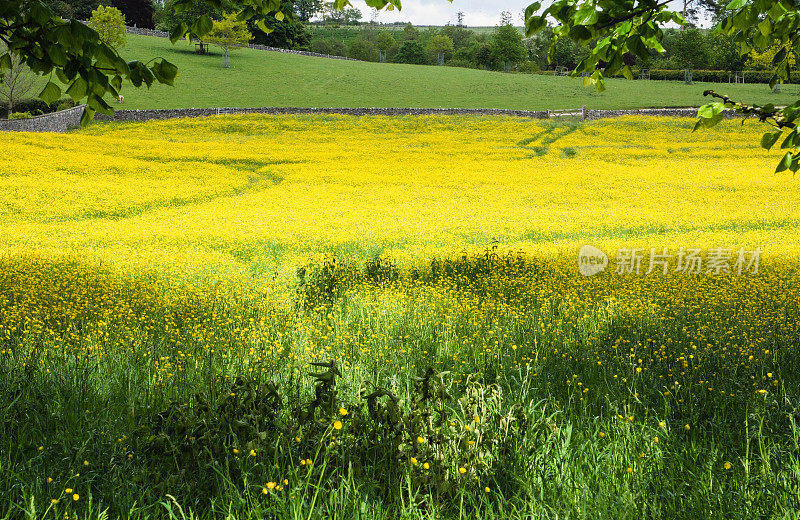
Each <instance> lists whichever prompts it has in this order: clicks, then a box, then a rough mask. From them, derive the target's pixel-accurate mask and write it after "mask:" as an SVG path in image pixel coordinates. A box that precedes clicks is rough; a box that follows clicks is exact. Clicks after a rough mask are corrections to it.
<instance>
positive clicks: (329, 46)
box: [311, 38, 347, 56]
mask: <svg viewBox="0 0 800 520" xmlns="http://www.w3.org/2000/svg"><path fill="white" fill-rule="evenodd" d="M311 51H312V52H316V53H317V54H328V55H330V56H347V46H345V44H344V43H343V42H341V41H340V40H337V39H336V38H323V39H321V40H314V41H313V42H311Z"/></svg>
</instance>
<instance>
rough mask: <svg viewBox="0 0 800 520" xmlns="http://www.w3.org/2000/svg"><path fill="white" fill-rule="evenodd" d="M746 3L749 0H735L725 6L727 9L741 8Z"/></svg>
mask: <svg viewBox="0 0 800 520" xmlns="http://www.w3.org/2000/svg"><path fill="white" fill-rule="evenodd" d="M745 3H747V0H733V1H732V2H731V3H729V4H728V5H727V6H726V7H725V9H728V10H734V9H741V8H742V6H744V4H745Z"/></svg>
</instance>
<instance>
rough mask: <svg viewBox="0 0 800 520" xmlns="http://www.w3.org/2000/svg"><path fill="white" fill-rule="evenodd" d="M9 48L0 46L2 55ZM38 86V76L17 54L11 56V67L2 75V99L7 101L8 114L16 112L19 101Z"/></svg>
mask: <svg viewBox="0 0 800 520" xmlns="http://www.w3.org/2000/svg"><path fill="white" fill-rule="evenodd" d="M7 50H8V48H7V47H5V46H4V45H0V53H4V52H7ZM35 84H36V76H35V75H34V74H33V73H32V72H31V71H30V69H28V67H27V66H26V65H25V63H23V61H22V58H21V57H20V56H19V55H17V54H11V67H9V68H8V69H6V70H5V71H3V72H2V74H0V99H2V100H4V101H5V105H6V107H7V108H8V113H9V114H11V113H12V112H13V111H14V105H15V104H16V102H17V101H19V100H20V99H22V98H23V97H24V96H27V95H28V94H29V93H30V91H31V90H32V89H33V87H34V85H35Z"/></svg>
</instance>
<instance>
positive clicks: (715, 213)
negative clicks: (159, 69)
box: [0, 116, 800, 276]
mask: <svg viewBox="0 0 800 520" xmlns="http://www.w3.org/2000/svg"><path fill="white" fill-rule="evenodd" d="M690 127H691V121H688V120H678V119H614V120H605V121H598V122H593V123H589V124H586V125H581V126H573V127H570V126H554V125H551V124H548V123H545V122H539V121H530V120H525V119H511V118H506V119H502V118H438V117H417V118H411V117H408V118H381V117H365V118H354V117H348V116H326V117H311V116H294V117H278V116H226V117H221V118H202V119H195V120H181V121H166V122H150V123H146V124H132V125H98V126H95V127H93V128H91V129H89V130H85V131H81V132H76V133H70V134H67V135H64V136H59V137H58V138H57V139H54V138H53V137H52V136H50V135H36V134H19V135H15V134H10V135H4V136H3V143H2V149H3V155H2V158H0V162H1V164H2V169H3V171H4V172H5V174H4V175H3V176H2V177H0V182H2V191H0V193H2V195H0V197H2V206H0V208H2V209H1V210H0V240H2V244H3V246H4V247H5V248H6V250H9V251H14V250H27V251H30V250H35V251H48V252H54V253H69V254H82V253H87V254H90V255H91V256H94V257H98V258H102V259H103V260H104V261H105V262H110V263H114V264H115V265H117V266H119V267H120V268H121V269H123V270H124V269H127V268H128V267H130V266H149V267H156V266H158V267H164V268H167V269H170V270H175V269H177V270H179V271H182V274H183V273H185V274H196V273H208V272H211V271H214V272H218V273H224V276H229V275H230V274H231V273H242V272H245V273H249V272H250V270H251V269H252V268H253V266H258V267H259V268H262V267H263V268H265V269H270V270H271V269H272V268H273V267H281V266H283V267H294V266H296V265H297V264H298V263H302V262H303V261H304V260H305V259H306V258H307V257H308V255H309V254H316V253H320V252H338V253H341V254H343V255H346V256H350V255H355V256H358V257H360V258H368V257H371V256H372V255H374V254H376V253H381V254H387V255H390V256H392V257H394V258H396V259H401V258H402V259H404V260H406V259H420V258H422V259H424V258H428V257H429V256H431V255H432V254H434V253H439V252H458V251H461V250H462V249H467V250H472V249H475V250H482V249H483V248H485V247H486V245H487V244H490V243H491V242H492V241H496V242H498V243H499V244H501V246H502V247H504V248H509V249H512V250H518V249H523V250H525V251H528V252H531V253H534V252H551V251H569V252H572V251H573V250H575V251H577V247H579V246H580V245H582V244H583V243H594V244H598V245H600V246H601V247H603V246H605V247H607V248H608V249H609V250H613V249H615V248H616V247H617V246H619V245H629V246H639V247H661V246H670V245H672V246H685V247H692V246H700V247H704V248H709V247H715V246H726V247H737V248H738V247H739V246H744V247H749V248H752V247H755V246H761V247H762V249H764V251H765V255H767V256H769V255H794V254H796V253H797V247H798V246H797V242H796V240H795V236H796V234H797V225H798V221H799V220H798V219H799V217H800V211H799V210H798V207H797V200H798V197H799V195H798V188H797V183H796V182H795V179H794V178H793V177H792V176H791V175H790V174H787V173H783V174H777V175H776V174H773V173H772V171H773V169H774V163H775V160H776V159H775V154H774V153H769V152H766V151H765V150H762V149H760V148H759V147H758V145H757V138H758V135H759V132H761V131H763V129H764V127H760V126H759V125H758V124H757V123H748V124H746V125H744V126H742V125H740V124H738V123H734V122H730V123H727V124H724V125H722V126H721V127H720V128H717V129H714V130H711V131H701V132H695V133H691V132H690Z"/></svg>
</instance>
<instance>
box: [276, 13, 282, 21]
mask: <svg viewBox="0 0 800 520" xmlns="http://www.w3.org/2000/svg"><path fill="white" fill-rule="evenodd" d="M275 19H276V20H278V21H279V22H281V21H283V13H282V12H281V11H278V12H277V13H275Z"/></svg>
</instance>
